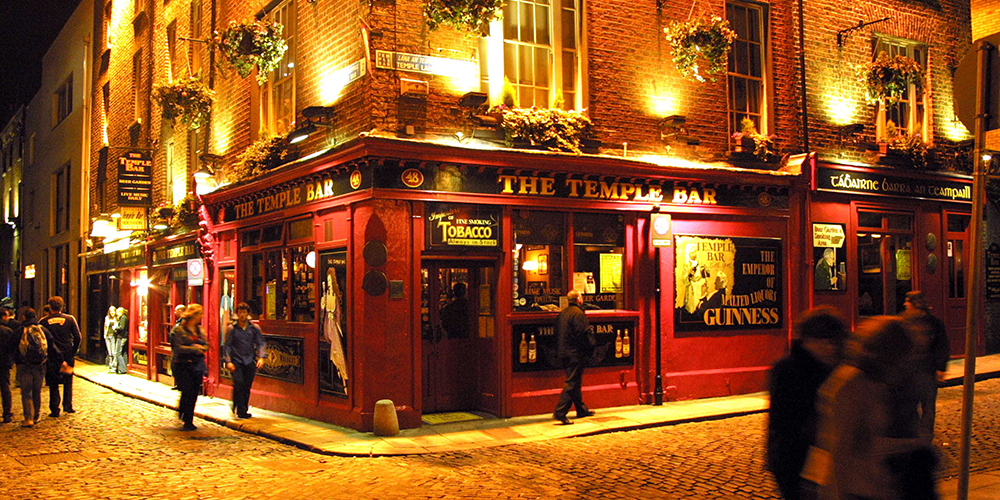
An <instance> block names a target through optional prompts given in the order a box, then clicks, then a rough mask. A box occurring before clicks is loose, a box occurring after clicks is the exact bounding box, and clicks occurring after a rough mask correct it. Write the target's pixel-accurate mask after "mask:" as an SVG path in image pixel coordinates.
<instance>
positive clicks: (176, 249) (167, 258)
mask: <svg viewBox="0 0 1000 500" xmlns="http://www.w3.org/2000/svg"><path fill="white" fill-rule="evenodd" d="M197 256H198V244H197V243H195V242H193V241H186V242H183V243H177V244H175V245H170V246H167V247H161V248H157V249H156V250H153V259H152V264H153V265H154V266H160V265H163V264H172V263H174V262H187V260H188V259H193V258H195V257H197Z"/></svg>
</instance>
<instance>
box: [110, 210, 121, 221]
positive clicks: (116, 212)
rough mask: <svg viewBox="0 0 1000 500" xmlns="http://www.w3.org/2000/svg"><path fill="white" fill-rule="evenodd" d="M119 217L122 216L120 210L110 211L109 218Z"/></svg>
mask: <svg viewBox="0 0 1000 500" xmlns="http://www.w3.org/2000/svg"><path fill="white" fill-rule="evenodd" d="M121 217H122V214H121V212H118V211H114V212H111V218H112V219H120V218H121Z"/></svg>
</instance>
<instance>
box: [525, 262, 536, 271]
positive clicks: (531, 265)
mask: <svg viewBox="0 0 1000 500" xmlns="http://www.w3.org/2000/svg"><path fill="white" fill-rule="evenodd" d="M521 269H524V270H525V271H537V270H538V261H537V260H526V261H524V262H523V263H521Z"/></svg>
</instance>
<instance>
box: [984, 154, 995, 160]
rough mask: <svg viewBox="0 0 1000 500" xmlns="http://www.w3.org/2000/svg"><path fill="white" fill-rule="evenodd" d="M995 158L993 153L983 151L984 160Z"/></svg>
mask: <svg viewBox="0 0 1000 500" xmlns="http://www.w3.org/2000/svg"><path fill="white" fill-rule="evenodd" d="M992 159H993V155H991V154H989V153H983V161H990V160H992Z"/></svg>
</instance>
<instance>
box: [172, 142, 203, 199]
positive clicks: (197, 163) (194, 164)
mask: <svg viewBox="0 0 1000 500" xmlns="http://www.w3.org/2000/svg"><path fill="white" fill-rule="evenodd" d="M206 128H208V127H198V128H195V129H189V130H188V168H189V169H190V170H184V169H183V167H178V169H180V170H184V172H183V175H184V189H185V193H186V192H187V181H188V178H187V177H188V174H187V173H188V172H197V171H198V169H200V168H201V154H202V153H204V152H205V139H206V138H207V133H206V131H205V129H206ZM174 175H175V176H179V175H180V173H179V172H177V173H175V174H174ZM175 189H177V188H175Z"/></svg>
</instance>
